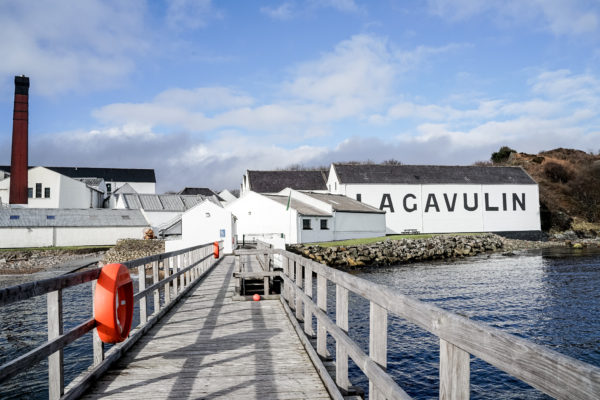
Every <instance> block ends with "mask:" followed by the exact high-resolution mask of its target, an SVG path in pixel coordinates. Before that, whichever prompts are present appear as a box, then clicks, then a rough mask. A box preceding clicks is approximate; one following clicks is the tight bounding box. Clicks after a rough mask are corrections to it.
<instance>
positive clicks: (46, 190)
mask: <svg viewBox="0 0 600 400" xmlns="http://www.w3.org/2000/svg"><path fill="white" fill-rule="evenodd" d="M44 198H46V199H49V198H50V188H44Z"/></svg>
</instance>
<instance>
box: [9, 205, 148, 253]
mask: <svg viewBox="0 0 600 400" xmlns="http://www.w3.org/2000/svg"><path fill="white" fill-rule="evenodd" d="M147 227H148V223H147V222H146V219H145V218H144V216H143V215H142V213H141V212H140V211H139V210H107V209H98V208H87V209H80V210H75V209H68V210H67V209H60V208H16V207H15V208H1V209H0V247H2V248H22V247H49V246H100V245H113V244H116V242H117V240H119V239H128V238H133V239H141V238H142V237H143V232H144V229H146V228H147Z"/></svg>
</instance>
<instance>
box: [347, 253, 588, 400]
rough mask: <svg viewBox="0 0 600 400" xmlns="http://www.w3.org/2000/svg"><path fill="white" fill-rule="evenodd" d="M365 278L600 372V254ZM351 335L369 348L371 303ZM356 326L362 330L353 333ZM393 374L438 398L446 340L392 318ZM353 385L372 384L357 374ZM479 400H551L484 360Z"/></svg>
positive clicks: (359, 312)
mask: <svg viewBox="0 0 600 400" xmlns="http://www.w3.org/2000/svg"><path fill="white" fill-rule="evenodd" d="M358 276H360V277H362V278H365V279H368V280H371V281H374V282H377V283H380V284H383V285H387V286H391V287H393V288H395V289H397V290H398V291H399V292H401V293H403V294H407V295H410V296H413V297H416V298H419V299H421V300H423V301H427V302H433V303H435V304H436V305H438V306H440V307H442V308H444V309H446V310H449V311H452V312H455V313H458V314H461V315H463V316H466V317H468V318H471V319H473V320H477V321H481V322H483V323H486V324H489V325H492V326H494V327H497V328H499V329H502V330H503V331H505V332H508V333H511V334H514V335H516V336H520V337H524V338H527V339H530V340H532V341H534V342H536V343H539V344H542V345H545V346H547V347H549V348H552V349H554V350H556V351H558V352H561V353H563V354H567V355H569V356H571V357H574V358H576V359H578V360H581V361H584V362H587V363H590V364H593V365H597V366H600V337H599V335H598V332H599V331H600V290H598V288H599V287H600V252H599V251H591V250H589V251H573V250H570V249H558V250H557V249H546V250H543V251H542V250H538V251H534V252H528V253H524V254H521V255H518V256H513V257H506V256H502V255H499V254H495V255H491V256H481V257H477V258H472V259H467V260H459V261H456V262H434V263H423V264H413V265H401V266H396V267H389V268H380V269H373V270H371V271H368V272H362V273H360V274H358ZM350 307H351V310H352V311H351V312H352V315H351V323H350V325H351V330H350V335H351V336H352V337H354V338H357V339H358V340H360V342H361V344H362V347H363V349H368V342H367V341H368V329H369V326H368V303H367V302H366V301H364V300H363V299H358V298H353V299H352V303H351V305H350ZM353 325H356V327H354V329H353V328H352V326H353ZM388 343H389V350H388V371H390V372H391V373H392V375H393V376H394V378H395V379H396V381H397V382H398V383H399V384H400V385H401V387H402V388H404V389H405V390H406V391H407V392H408V393H409V394H410V395H412V396H414V397H416V398H431V397H437V395H438V393H437V391H438V373H439V372H438V363H439V354H438V352H439V340H438V339H437V338H435V337H433V336H431V335H429V334H427V333H426V332H425V331H423V330H421V329H419V328H417V327H415V326H414V325H410V324H407V323H406V322H405V321H403V320H401V319H400V318H397V317H393V316H392V317H390V320H389V334H388ZM353 376H354V381H356V382H357V383H361V386H362V385H364V384H365V380H364V377H363V376H362V375H361V374H360V373H359V372H358V371H357V370H355V371H354V372H353ZM471 396H472V398H502V399H522V398H531V399H538V398H546V397H545V396H544V395H542V394H540V393H539V392H537V391H536V390H535V389H532V388H530V387H529V386H527V385H525V384H523V383H521V382H518V381H516V380H515V379H512V378H510V377H508V376H506V375H505V374H503V373H501V372H500V371H498V370H496V369H495V368H493V367H491V366H489V365H487V364H486V363H484V362H483V361H481V360H477V359H474V358H472V362H471Z"/></svg>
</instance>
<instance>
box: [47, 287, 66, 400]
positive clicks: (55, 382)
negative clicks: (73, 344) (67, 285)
mask: <svg viewBox="0 0 600 400" xmlns="http://www.w3.org/2000/svg"><path fill="white" fill-rule="evenodd" d="M47 300H48V340H52V339H55V338H57V337H59V336H60V335H62V333H63V305H62V290H55V291H53V292H49V293H48V295H47ZM63 361H64V359H63V350H62V349H60V350H58V351H57V352H55V353H52V354H51V355H50V356H49V357H48V398H50V399H51V400H54V399H60V398H61V396H62V395H63V394H64V388H65V378H64V362H63Z"/></svg>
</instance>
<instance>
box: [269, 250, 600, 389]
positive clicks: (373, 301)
mask: <svg viewBox="0 0 600 400" xmlns="http://www.w3.org/2000/svg"><path fill="white" fill-rule="evenodd" d="M265 251H269V250H266V249H262V250H260V253H264V252H265ZM270 253H271V254H272V255H273V254H275V255H280V256H281V257H282V258H280V260H282V261H283V273H282V274H281V276H282V277H283V280H284V288H283V292H282V303H283V304H284V308H286V309H287V310H288V312H289V313H292V310H293V312H294V314H293V315H294V316H295V317H296V319H298V320H299V321H304V328H303V329H304V333H305V334H306V335H307V336H308V337H311V336H313V335H314V334H315V332H314V331H313V324H312V321H313V320H312V316H313V315H314V316H315V317H316V320H317V331H316V337H317V341H316V342H317V343H316V352H317V353H318V355H319V356H320V358H327V357H329V354H328V352H327V334H329V335H330V336H331V337H332V338H333V339H334V340H335V343H336V351H335V367H336V368H335V371H336V372H335V383H336V384H337V386H338V388H339V389H340V390H341V391H342V392H344V391H347V390H348V389H350V387H349V385H350V382H349V380H348V357H350V358H352V360H353V361H354V362H355V364H356V365H357V366H358V367H359V368H360V369H361V370H362V372H363V373H364V374H365V375H366V376H367V378H368V379H369V393H370V398H371V399H382V398H387V399H408V398H410V396H409V395H408V394H407V393H406V392H404V390H402V388H400V387H399V386H398V385H397V384H396V383H395V382H394V380H393V379H392V378H391V377H390V376H389V375H388V374H387V373H386V371H385V370H386V364H387V350H388V349H387V331H388V328H387V322H388V313H392V314H394V315H397V316H399V317H401V318H404V319H405V320H407V321H409V322H411V323H414V324H416V325H418V326H419V327H421V328H423V329H425V330H426V331H428V332H431V333H432V334H434V335H435V336H437V337H438V338H439V339H440V365H439V376H440V387H439V397H440V399H468V398H469V392H470V355H471V354H472V355H473V356H475V357H478V358H480V359H482V360H484V361H486V362H487V363H489V364H491V365H493V366H495V367H497V368H499V369H501V370H503V371H504V372H506V373H508V374H509V375H512V376H513V377H516V378H518V379H520V380H521V381H523V382H526V383H528V384H529V385H531V386H533V387H535V388H537V389H538V390H540V391H542V392H544V393H546V394H548V395H550V396H552V397H555V398H559V399H598V398H600V368H598V367H595V366H592V365H589V364H586V363H583V362H581V361H578V360H575V359H573V358H571V357H568V356H565V355H562V354H560V353H557V352H555V351H553V350H550V349H547V348H545V347H543V346H540V345H537V344H534V343H532V342H530V341H528V340H525V339H521V338H519V337H516V336H514V335H510V334H507V333H505V332H502V331H501V330H499V329H496V328H493V327H490V326H487V325H485V324H482V323H478V322H475V321H471V320H469V319H468V318H464V317H462V316H459V315H456V314H452V313H450V312H448V311H445V310H443V309H441V308H438V307H436V306H434V305H431V304H429V303H425V302H422V301H419V300H417V299H414V298H411V297H408V296H404V295H402V294H399V293H397V292H396V291H394V290H392V289H390V288H388V287H386V286H383V285H380V284H376V283H373V282H370V281H367V280H365V279H361V278H358V277H355V276H352V275H350V274H348V273H345V272H343V271H339V270H336V269H333V268H330V267H327V266H325V265H323V264H320V263H317V262H315V261H312V260H310V259H307V258H304V257H302V256H300V255H297V254H293V253H290V252H287V251H283V250H270ZM315 275H316V279H317V284H316V291H317V293H316V303H315V301H314V293H313V277H314V276H315ZM328 281H329V282H331V283H333V284H334V285H335V293H336V301H335V308H336V312H335V322H333V321H332V320H331V319H330V318H329V317H328V315H327V282H328ZM349 292H353V293H355V294H357V295H359V296H361V297H363V298H365V299H367V300H368V301H369V302H370V313H369V321H370V323H369V326H370V334H369V354H365V352H363V351H362V349H361V348H360V347H359V345H358V344H357V343H355V342H354V341H353V340H352V339H350V337H349V336H348V293H349Z"/></svg>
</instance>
